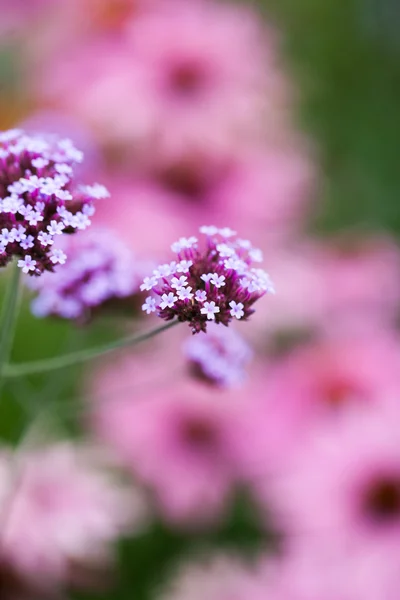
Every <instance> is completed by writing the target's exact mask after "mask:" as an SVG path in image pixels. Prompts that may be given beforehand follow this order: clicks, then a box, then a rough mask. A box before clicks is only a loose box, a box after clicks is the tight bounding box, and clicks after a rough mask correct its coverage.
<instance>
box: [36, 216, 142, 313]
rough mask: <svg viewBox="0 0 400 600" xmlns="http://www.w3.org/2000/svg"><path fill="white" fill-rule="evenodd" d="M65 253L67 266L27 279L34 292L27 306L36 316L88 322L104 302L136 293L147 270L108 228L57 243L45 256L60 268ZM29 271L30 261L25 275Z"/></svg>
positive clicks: (129, 297)
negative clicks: (30, 302)
mask: <svg viewBox="0 0 400 600" xmlns="http://www.w3.org/2000/svg"><path fill="white" fill-rule="evenodd" d="M56 245H57V247H55V246H56ZM67 254H68V262H67V264H66V265H65V267H62V268H61V269H59V268H57V269H56V270H55V272H54V273H44V274H43V275H42V276H41V277H40V278H35V279H33V280H32V279H29V280H27V283H28V285H29V287H30V288H31V289H34V290H36V291H37V292H38V294H37V296H36V298H35V299H34V300H33V302H32V304H31V310H32V312H33V314H34V315H36V316H38V317H45V316H48V315H55V316H59V317H63V318H66V319H77V320H79V321H84V320H87V319H88V318H89V317H90V316H91V315H92V313H93V311H94V310H97V309H99V308H100V307H103V306H104V304H105V303H107V304H110V303H111V302H112V301H114V302H115V301H117V300H119V301H121V300H124V299H125V300H127V299H131V298H132V296H134V295H135V294H137V293H138V292H139V285H140V282H141V281H142V278H143V275H144V273H145V271H146V270H147V269H148V268H149V265H148V263H146V264H144V263H142V262H140V261H137V260H135V258H134V256H132V253H131V251H130V250H129V248H127V247H126V246H125V245H124V244H123V243H122V242H121V241H120V240H119V239H118V238H117V237H115V236H114V234H113V233H112V232H110V231H108V230H106V229H96V228H93V229H92V230H91V231H90V232H86V233H84V234H82V235H79V236H61V238H59V239H57V240H55V242H54V245H53V246H52V247H51V249H50V253H49V256H50V260H51V261H52V263H53V264H54V265H55V264H57V263H59V264H64V262H65V257H66V255H67ZM26 258H27V257H26ZM25 260H26V259H25ZM29 268H31V267H30V263H29V262H28V263H27V265H26V266H25V272H28V271H27V269H29Z"/></svg>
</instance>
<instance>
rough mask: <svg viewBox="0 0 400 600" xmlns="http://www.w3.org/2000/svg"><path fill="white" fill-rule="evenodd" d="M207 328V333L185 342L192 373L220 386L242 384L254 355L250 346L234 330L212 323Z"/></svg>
mask: <svg viewBox="0 0 400 600" xmlns="http://www.w3.org/2000/svg"><path fill="white" fill-rule="evenodd" d="M207 329H208V331H207V335H199V336H196V337H192V338H190V339H189V340H188V341H187V342H186V344H185V348H184V349H185V354H186V356H187V358H188V360H189V364H190V368H191V372H192V374H193V375H195V376H197V377H199V378H201V379H205V380H206V381H209V382H210V383H213V384H215V385H217V386H220V387H233V386H236V385H238V384H240V383H241V382H242V381H243V380H244V379H245V371H244V370H245V367H246V366H247V364H248V363H249V361H250V360H251V358H252V354H253V353H252V351H251V349H250V346H248V344H247V343H246V342H245V341H244V339H243V338H242V337H241V336H239V335H238V334H237V333H236V332H234V331H232V330H231V329H225V328H224V329H221V327H217V326H216V325H214V324H213V323H209V325H208V328H207Z"/></svg>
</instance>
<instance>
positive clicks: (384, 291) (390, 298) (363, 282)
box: [250, 234, 400, 339]
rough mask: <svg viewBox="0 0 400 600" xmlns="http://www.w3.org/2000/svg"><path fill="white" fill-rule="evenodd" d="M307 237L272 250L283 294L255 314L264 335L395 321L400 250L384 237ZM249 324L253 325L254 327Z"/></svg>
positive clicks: (399, 299)
mask: <svg viewBox="0 0 400 600" xmlns="http://www.w3.org/2000/svg"><path fill="white" fill-rule="evenodd" d="M347 237H348V238H349V239H350V240H351V244H349V243H347V245H345V243H344V241H345V240H344V238H343V237H340V238H336V239H332V240H330V241H326V242H317V241H312V240H311V241H310V240H309V241H307V242H306V243H300V244H292V245H290V246H287V247H286V248H284V249H283V250H279V251H277V252H275V253H270V254H269V256H268V264H269V268H270V270H271V272H273V273H274V275H275V274H276V277H274V281H275V284H276V289H277V290H279V295H278V296H277V297H276V298H272V299H271V301H270V302H269V305H268V309H267V310H264V311H263V310H261V311H259V312H258V315H257V317H256V318H255V319H254V322H253V327H254V334H255V335H256V336H257V337H258V338H259V335H260V328H264V331H265V337H266V338H267V335H268V336H269V338H270V339H272V337H271V334H273V333H278V334H280V333H293V332H298V331H310V330H311V331H315V330H321V329H328V330H330V331H331V332H332V331H333V332H335V331H342V330H343V331H344V332H346V331H347V332H349V331H351V330H354V331H357V332H360V331H366V330H370V331H371V330H375V329H378V330H379V329H381V328H382V327H383V326H384V325H386V326H387V325H388V324H389V325H392V324H393V323H394V322H395V319H396V317H397V312H398V307H399V304H400V283H399V277H398V273H399V271H400V253H399V249H398V247H397V245H396V244H395V243H394V242H393V241H392V240H391V239H390V238H387V237H385V236H379V235H373V236H371V237H366V238H360V237H359V236H357V235H354V236H351V234H348V236H347ZM251 327H252V326H251V325H250V329H251Z"/></svg>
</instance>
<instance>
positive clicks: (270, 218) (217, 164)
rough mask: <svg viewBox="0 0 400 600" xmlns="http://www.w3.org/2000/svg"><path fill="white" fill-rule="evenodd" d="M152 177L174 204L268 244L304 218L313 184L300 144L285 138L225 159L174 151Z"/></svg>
mask: <svg viewBox="0 0 400 600" xmlns="http://www.w3.org/2000/svg"><path fill="white" fill-rule="evenodd" d="M150 176H155V178H156V180H157V181H158V182H159V183H160V184H161V186H162V187H164V188H165V189H166V190H167V191H169V192H170V193H171V194H172V195H173V197H174V198H175V202H176V210H179V211H182V210H184V211H186V212H188V214H189V216H191V218H193V219H196V220H197V221H198V222H200V221H201V220H202V219H203V220H204V218H203V215H204V211H207V214H208V215H209V219H211V220H212V221H217V222H227V221H229V223H231V224H232V226H234V227H236V228H239V229H240V230H241V231H247V232H249V233H248V235H249V236H250V235H251V237H252V239H253V240H255V241H256V242H257V244H258V245H262V246H263V247H266V246H270V245H271V244H273V243H276V242H277V241H281V240H282V238H287V237H288V235H290V233H293V231H297V230H299V229H300V228H301V225H302V224H303V223H304V222H305V217H306V213H307V209H308V208H309V206H310V201H311V199H312V190H313V187H314V176H315V173H314V167H313V165H312V162H311V159H310V155H309V152H308V150H307V148H306V147H305V145H304V144H302V143H299V142H295V141H294V140H293V139H292V140H287V141H286V142H285V143H284V144H280V143H274V144H271V145H268V144H266V145H265V147H263V148H259V149H258V150H255V149H253V150H252V151H250V152H241V153H240V156H239V155H238V153H236V155H235V150H234V149H233V151H232V153H231V155H230V156H225V158H224V160H218V159H217V160H215V158H213V159H211V158H210V157H209V156H208V157H207V156H204V155H190V153H188V152H185V154H184V157H183V158H179V157H175V159H174V160H172V161H171V162H169V163H168V162H166V163H164V164H160V165H159V166H158V167H157V168H156V170H155V172H153V173H152V172H151V170H150Z"/></svg>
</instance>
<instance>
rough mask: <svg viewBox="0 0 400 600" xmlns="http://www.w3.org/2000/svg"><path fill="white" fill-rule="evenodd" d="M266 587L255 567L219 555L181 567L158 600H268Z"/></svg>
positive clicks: (233, 558) (235, 558) (230, 557)
mask: <svg viewBox="0 0 400 600" xmlns="http://www.w3.org/2000/svg"><path fill="white" fill-rule="evenodd" d="M266 584H267V580H266V579H265V578H264V577H263V576H262V574H261V573H259V572H258V570H257V568H256V566H254V565H251V564H246V562H245V561H244V560H243V559H240V558H239V557H238V556H233V555H231V556H230V555H216V556H209V557H208V558H207V559H203V560H201V559H198V560H197V561H196V562H192V563H187V564H183V565H181V567H180V569H179V570H178V572H177V573H176V574H175V576H174V577H173V578H172V580H171V581H170V582H169V584H167V586H166V590H165V591H164V593H161V594H160V595H159V596H158V599H159V600H204V599H205V598H206V599H207V600H225V599H228V598H229V599H231V598H232V599H235V600H268V599H269V598H270V596H269V594H268V586H267V585H266ZM271 598H272V597H271Z"/></svg>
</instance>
